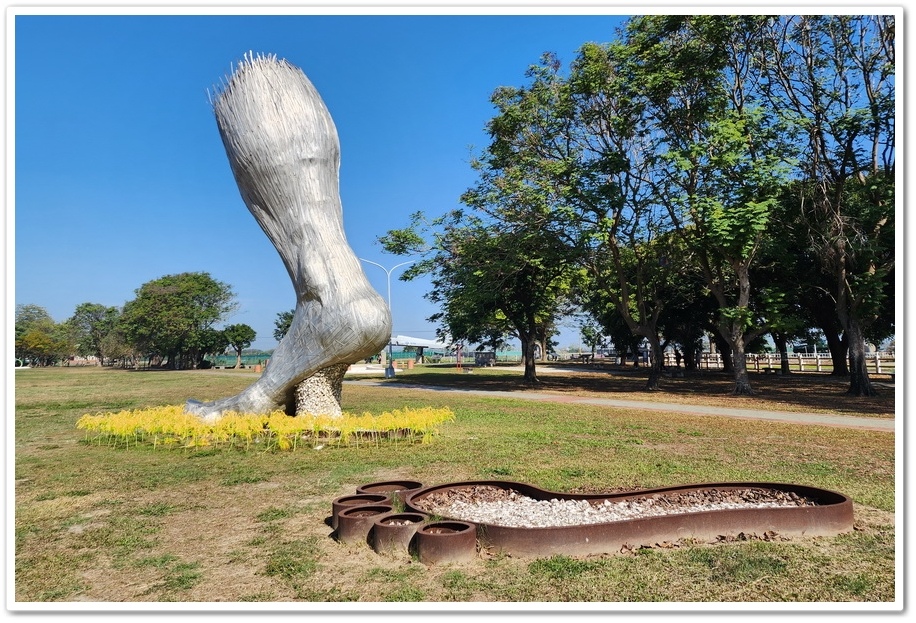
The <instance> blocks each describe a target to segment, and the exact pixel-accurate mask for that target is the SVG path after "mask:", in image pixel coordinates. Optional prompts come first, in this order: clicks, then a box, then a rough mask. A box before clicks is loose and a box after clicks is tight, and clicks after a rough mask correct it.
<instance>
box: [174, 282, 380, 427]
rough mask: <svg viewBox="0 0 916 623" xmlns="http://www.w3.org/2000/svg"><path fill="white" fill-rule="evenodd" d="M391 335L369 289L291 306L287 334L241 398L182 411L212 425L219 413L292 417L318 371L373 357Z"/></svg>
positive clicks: (377, 298) (193, 404)
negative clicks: (344, 300)
mask: <svg viewBox="0 0 916 623" xmlns="http://www.w3.org/2000/svg"><path fill="white" fill-rule="evenodd" d="M390 337H391V316H390V314H389V312H388V308H387V306H386V305H385V302H384V301H383V300H382V298H381V296H379V295H378V294H377V293H376V292H375V291H374V290H372V291H371V293H368V294H367V295H366V296H363V297H361V298H359V299H357V300H354V301H352V302H351V303H349V304H348V305H344V306H341V307H339V308H338V307H335V308H334V309H329V308H327V307H326V306H323V305H320V304H318V303H316V302H314V301H311V302H308V303H305V304H302V305H300V306H299V307H297V308H296V313H295V314H294V316H293V321H292V323H291V325H290V328H289V331H288V332H287V333H286V335H285V336H284V338H283V339H282V340H281V341H280V344H279V345H278V346H277V348H276V350H275V351H274V354H273V355H272V356H271V359H270V365H268V366H267V369H266V370H265V371H264V373H263V374H262V375H261V377H260V378H259V379H258V380H257V381H255V382H254V383H253V384H251V385H250V386H249V387H247V388H246V389H245V390H243V391H242V392H241V393H240V394H237V395H235V396H231V397H229V398H223V399H220V400H216V401H213V402H199V401H195V400H189V401H188V402H187V404H186V405H185V411H186V412H188V413H192V414H194V415H198V416H200V417H201V418H202V419H203V420H204V421H207V422H214V421H216V420H218V419H219V418H220V417H222V415H223V414H224V413H227V412H229V411H235V412H238V413H268V412H271V411H276V410H277V409H283V410H285V411H286V413H288V414H290V415H294V414H295V413H296V393H295V392H296V386H297V385H298V384H299V383H301V382H302V381H304V380H305V379H307V378H309V377H311V376H312V375H314V374H315V373H317V372H319V371H320V370H323V369H326V368H329V367H332V366H335V365H337V364H350V363H355V362H357V361H360V360H362V359H365V358H366V357H368V356H370V355H375V354H377V353H378V352H379V351H381V350H382V349H383V348H384V347H385V345H386V344H388V340H389V339H390Z"/></svg>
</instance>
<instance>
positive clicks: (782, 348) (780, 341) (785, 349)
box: [772, 331, 792, 374]
mask: <svg viewBox="0 0 916 623" xmlns="http://www.w3.org/2000/svg"><path fill="white" fill-rule="evenodd" d="M772 335H773V343H775V344H776V352H778V353H779V369H780V371H781V372H782V373H783V374H791V373H792V370H791V368H790V367H789V341H788V340H787V339H786V335H785V334H784V333H780V332H776V331H774V332H773V333H772Z"/></svg>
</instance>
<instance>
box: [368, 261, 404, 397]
mask: <svg viewBox="0 0 916 623" xmlns="http://www.w3.org/2000/svg"><path fill="white" fill-rule="evenodd" d="M359 259H360V261H362V262H367V263H369V264H374V265H375V266H378V267H379V268H381V269H382V270H384V271H385V275H386V276H387V277H388V311H389V313H391V314H392V316H391V317H392V319H394V312H392V311H391V273H392V272H394V269H395V268H399V267H401V266H407V265H408V264H413V263H414V262H415V261H416V260H410V261H409V262H401V263H400V264H395V265H394V266H392V267H391V268H385V267H384V266H382V265H381V264H379V263H378V262H373V261H372V260H366V259H363V258H359ZM392 327H394V324H393V323H392ZM393 376H394V361H393V360H392V359H391V336H389V337H388V366H387V367H386V368H385V378H386V379H390V378H391V377H393Z"/></svg>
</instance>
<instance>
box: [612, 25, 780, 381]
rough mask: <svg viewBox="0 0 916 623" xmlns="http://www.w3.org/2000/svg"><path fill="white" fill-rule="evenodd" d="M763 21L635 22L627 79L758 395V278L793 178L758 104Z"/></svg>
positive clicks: (679, 227) (677, 220) (772, 119)
mask: <svg viewBox="0 0 916 623" xmlns="http://www.w3.org/2000/svg"><path fill="white" fill-rule="evenodd" d="M765 21H766V18H762V17H757V16H739V17H735V16H646V17H639V18H635V19H633V20H631V21H630V22H629V24H628V27H627V37H626V40H625V42H624V44H623V45H622V46H621V48H620V49H621V51H622V53H621V55H620V58H621V59H625V63H621V66H622V71H623V72H624V73H625V74H626V76H627V80H628V81H627V83H628V84H631V85H633V88H634V90H633V92H632V96H633V97H634V98H637V97H640V98H644V100H643V101H644V102H645V104H646V106H647V108H648V110H649V111H650V113H651V117H650V118H651V119H652V120H653V124H652V125H653V127H654V128H656V130H657V131H660V132H663V133H664V136H665V153H664V160H663V162H665V163H666V166H665V167H664V169H661V170H658V171H656V176H657V177H656V179H657V180H658V181H659V182H660V183H662V184H663V185H664V188H665V190H664V192H665V194H666V195H667V197H666V199H665V202H664V203H665V207H666V208H667V209H668V213H669V215H670V217H671V219H672V222H673V224H674V230H675V231H676V232H677V233H678V235H679V236H681V237H682V239H683V241H684V243H685V244H686V246H687V247H688V248H689V249H690V250H691V251H692V252H693V253H694V256H695V257H696V259H697V261H698V263H699V266H700V267H701V269H702V271H703V274H704V275H705V277H706V285H707V287H708V288H709V290H710V292H711V294H712V295H713V296H714V297H715V299H716V301H717V302H718V306H719V310H718V319H717V323H716V328H717V330H718V333H719V334H720V335H721V336H722V338H723V339H724V340H725V341H726V342H727V344H728V347H729V350H730V351H731V354H732V357H731V363H732V366H733V371H734V375H735V387H734V393H736V394H747V393H752V392H753V389H752V387H751V385H750V379H749V376H748V372H747V366H746V358H745V349H746V347H747V345H748V344H750V343H751V342H752V341H753V340H755V339H756V338H758V337H759V336H760V335H761V334H762V333H763V332H765V331H766V330H767V327H766V326H761V325H759V324H756V320H757V318H755V312H754V309H753V307H754V305H753V301H752V287H751V270H752V267H753V266H754V264H755V260H756V257H757V251H758V249H759V246H760V244H761V241H762V239H763V238H764V236H765V233H766V228H767V225H768V222H769V220H770V218H771V213H772V212H773V210H774V209H775V206H776V203H777V201H776V198H777V195H778V192H779V190H780V188H781V186H782V185H783V184H784V183H785V182H786V180H787V176H788V174H789V172H790V168H789V164H790V159H789V157H788V156H789V155H790V154H791V151H790V150H789V149H788V147H787V146H786V145H785V144H784V143H783V141H782V140H781V124H780V119H779V118H778V117H777V116H775V115H774V114H772V111H771V110H769V109H767V108H765V107H763V106H761V105H760V104H759V103H758V101H757V100H756V99H755V91H754V88H755V80H756V78H757V75H756V74H755V68H756V66H755V62H754V61H755V58H756V56H755V54H756V50H757V49H758V46H757V43H756V41H757V39H758V37H759V33H760V31H761V29H762V27H763V24H764V23H765Z"/></svg>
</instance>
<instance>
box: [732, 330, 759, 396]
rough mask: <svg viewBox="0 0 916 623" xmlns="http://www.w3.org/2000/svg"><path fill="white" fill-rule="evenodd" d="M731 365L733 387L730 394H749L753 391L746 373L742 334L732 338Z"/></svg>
mask: <svg viewBox="0 0 916 623" xmlns="http://www.w3.org/2000/svg"><path fill="white" fill-rule="evenodd" d="M731 359H732V367H733V370H734V375H735V389H734V391H732V394H734V395H736V396H749V395H751V394H753V393H754V388H752V387H751V379H750V377H749V376H748V373H747V356H746V355H745V353H744V336H743V335H739V336H738V337H737V339H735V340H734V345H733V348H732V357H731Z"/></svg>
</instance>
